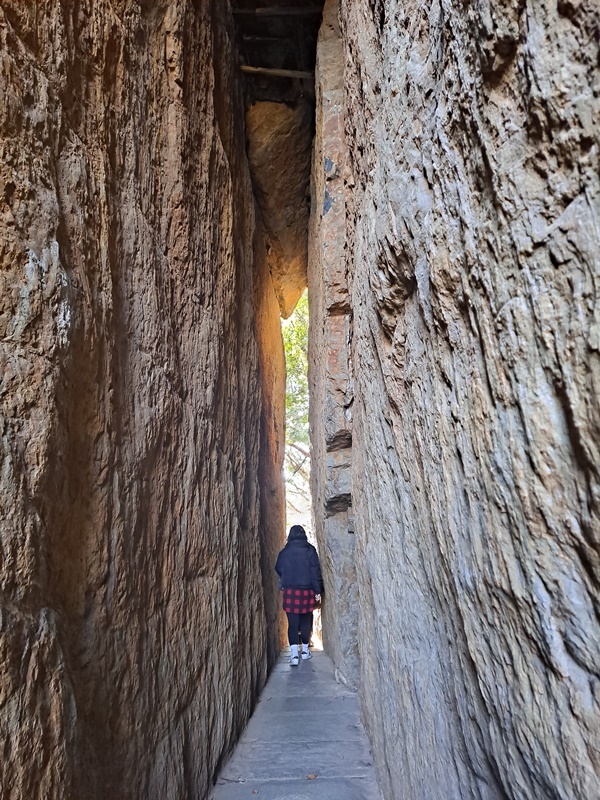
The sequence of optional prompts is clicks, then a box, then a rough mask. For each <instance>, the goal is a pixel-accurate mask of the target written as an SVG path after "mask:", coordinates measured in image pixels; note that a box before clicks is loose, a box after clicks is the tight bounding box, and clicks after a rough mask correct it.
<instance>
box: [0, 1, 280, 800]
mask: <svg viewBox="0 0 600 800" xmlns="http://www.w3.org/2000/svg"><path fill="white" fill-rule="evenodd" d="M226 11H227V5H226V4H221V3H216V2H215V3H209V2H201V3H192V2H186V1H185V0H180V1H179V2H171V3H166V2H159V3H136V2H130V1H129V0H121V2H93V3H92V2H91V1H90V2H78V3H72V2H68V0H64V2H60V3H50V2H42V0H40V2H36V3H33V2H32V3H21V2H17V1H15V2H7V1H5V0H3V2H1V3H0V41H1V46H0V47H1V53H2V58H1V62H0V75H1V78H0V86H1V97H2V101H1V102H0V136H1V144H0V147H1V153H2V157H1V159H0V189H1V191H0V220H1V222H0V228H1V231H0V281H1V287H0V325H1V328H2V333H1V337H2V347H1V350H0V359H1V362H2V372H1V374H2V385H1V389H0V404H1V405H0V413H1V424H0V436H1V442H2V473H1V478H0V498H1V499H0V504H1V505H0V512H1V525H2V533H1V537H0V741H1V742H2V759H0V795H1V796H2V798H3V800H18V799H19V800H20V799H22V800H36V798H40V800H41V799H42V798H43V800H51V799H52V798H57V800H58V798H61V800H66V799H67V798H73V800H75V798H83V797H85V798H91V799H92V800H94V798H107V797H110V798H115V799H118V798H132V800H133V798H142V797H144V798H157V799H158V798H160V800H164V799H165V798H173V799H175V798H177V800H181V798H201V797H203V796H205V793H206V790H207V787H208V785H209V782H210V780H211V778H212V776H213V775H214V774H215V773H216V771H217V770H218V767H219V764H220V761H221V759H222V757H223V755H224V754H225V753H226V752H227V751H228V750H229V748H230V747H231V744H232V743H233V741H234V740H235V738H236V735H237V733H238V732H239V730H240V728H241V726H242V724H243V723H244V721H245V719H246V718H247V717H248V715H249V713H250V710H251V708H252V704H253V702H254V700H255V698H256V695H257V692H258V691H259V689H260V687H261V686H262V685H263V683H264V680H265V677H266V673H267V666H268V654H269V655H270V656H271V658H272V657H273V654H274V652H275V650H276V639H275V636H276V631H275V628H273V629H272V630H271V632H270V633H267V628H266V624H267V621H268V620H272V619H273V617H274V615H275V613H276V611H275V608H274V606H273V602H274V598H275V597H276V594H277V593H276V583H275V577H276V576H275V575H274V573H273V571H272V564H269V565H268V567H269V569H268V574H264V575H263V576H262V577H261V563H262V565H263V566H264V565H265V564H266V563H267V562H269V561H270V560H272V553H270V552H269V551H268V549H265V547H264V543H265V542H269V541H271V542H273V541H276V539H277V536H280V535H281V533H280V531H281V530H282V526H283V520H284V516H283V515H284V507H283V496H282V481H281V445H280V441H279V440H278V436H279V435H280V433H281V431H282V430H283V419H282V418H281V409H282V405H281V404H278V403H276V402H273V403H270V404H269V403H265V402H264V399H265V395H267V394H269V395H270V394H271V393H272V392H273V391H274V390H275V389H276V390H277V391H280V387H281V384H282V380H283V377H282V376H283V363H282V354H281V341H280V338H279V339H278V338H277V336H276V334H275V324H274V319H276V318H277V306H276V302H275V294H274V289H273V287H272V286H271V284H270V281H269V279H268V274H266V272H265V270H264V269H262V267H260V266H259V269H262V278H261V279H260V281H258V280H257V279H256V276H255V275H253V241H254V239H255V226H254V200H253V198H252V193H251V187H250V178H249V172H248V167H247V163H246V161H245V155H244V138H243V125H242V123H243V111H242V108H241V99H240V98H239V97H238V94H237V91H236V89H235V82H236V81H237V75H236V73H235V72H234V68H233V66H232V59H231V55H232V53H231V45H230V40H229V36H228V32H227V29H226V28H225V27H224V20H226ZM229 22H230V21H229ZM234 119H235V120H236V122H235V123H234V121H233V120H234ZM256 242H257V243H260V244H261V246H262V247H263V252H264V242H263V240H262V239H261V237H260V235H259V233H257V234H256ZM257 246H258V245H257ZM263 261H264V259H263ZM259 262H260V259H259ZM255 305H256V309H257V311H256V313H255ZM269 343H271V344H269ZM271 345H272V347H271ZM277 348H278V349H277ZM267 353H269V354H270V355H269V356H268V359H269V361H268V363H266V354H267ZM261 378H262V381H263V385H262V386H261ZM259 475H260V476H261V479H262V480H263V481H264V483H263V487H262V488H264V491H265V492H267V496H265V494H264V492H263V493H261V491H260V488H261V487H260V486H259V480H258V478H259ZM261 509H262V510H263V511H264V510H265V509H268V515H267V516H263V517H262V519H261ZM261 542H262V543H263V547H262V552H261ZM271 547H273V545H271ZM275 549H276V548H275ZM265 595H266V601H265V600H263V597H264V596H265Z"/></svg>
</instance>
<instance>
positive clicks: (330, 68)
mask: <svg viewBox="0 0 600 800" xmlns="http://www.w3.org/2000/svg"><path fill="white" fill-rule="evenodd" d="M343 82H344V49H343V44H342V37H341V32H340V26H339V22H338V6H337V3H336V2H327V3H326V4H325V8H324V10H323V23H322V25H321V30H320V33H319V42H318V49H317V68H316V81H315V93H316V130H315V140H314V148H313V173H312V181H311V209H312V213H311V218H310V228H309V237H308V238H309V268H308V298H309V304H310V329H309V384H310V406H311V413H310V415H309V416H310V438H311V450H312V453H311V493H312V499H313V513H314V521H315V534H316V537H317V541H318V543H319V547H320V552H321V559H322V562H323V574H324V580H325V597H326V598H327V599H326V602H325V603H324V604H323V610H322V623H323V637H324V641H325V643H326V646H327V648H328V650H329V651H330V654H331V655H332V657H333V660H334V663H335V666H336V672H337V677H338V679H339V680H341V681H342V682H344V683H346V684H348V685H350V686H353V687H355V686H356V685H357V681H358V658H357V641H356V627H357V620H358V595H357V582H356V570H355V564H354V549H355V536H354V520H353V511H352V485H351V471H352V405H353V400H354V398H353V387H352V376H351V364H350V339H351V331H352V316H351V309H350V300H349V295H348V274H347V272H348V264H347V259H346V253H345V244H346V205H347V201H348V199H349V198H348V194H349V188H348V186H347V177H348V174H347V167H348V158H347V153H346V143H345V137H344V119H345V117H344V84H343Z"/></svg>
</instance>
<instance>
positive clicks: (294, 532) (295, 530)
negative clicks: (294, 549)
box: [288, 525, 306, 541]
mask: <svg viewBox="0 0 600 800" xmlns="http://www.w3.org/2000/svg"><path fill="white" fill-rule="evenodd" d="M292 539H306V531H305V530H304V528H303V527H302V525H292V527H291V528H290V535H289V536H288V541H291V540H292Z"/></svg>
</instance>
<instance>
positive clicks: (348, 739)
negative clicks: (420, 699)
mask: <svg viewBox="0 0 600 800" xmlns="http://www.w3.org/2000/svg"><path fill="white" fill-rule="evenodd" d="M309 776H311V777H309ZM314 776H316V777H314ZM210 798H211V800H243V799H244V798H249V800H252V798H255V799H256V800H278V799H279V798H281V799H282V800H283V799H284V798H285V800H381V795H380V794H379V791H378V789H377V785H376V782H375V777H374V773H373V766H372V761H371V754H370V751H369V744H368V741H367V738H366V735H365V733H364V730H363V728H362V726H361V724H360V720H359V710H358V701H357V698H356V695H355V694H353V693H352V692H349V691H348V690H347V689H345V688H344V687H341V686H340V685H339V684H338V683H336V681H335V677H334V671H333V665H332V664H331V661H330V660H329V658H328V657H327V656H326V655H325V654H324V653H319V652H318V653H314V655H313V658H312V659H310V660H308V661H301V662H300V664H299V666H298V667H290V665H289V661H288V656H287V654H285V655H283V656H282V658H281V659H280V661H279V662H278V664H277V665H276V667H275V669H274V670H273V673H272V675H271V677H270V679H269V682H268V683H267V686H266V687H265V690H264V692H263V694H262V697H261V700H260V702H259V703H258V705H257V707H256V711H255V713H254V714H253V716H252V719H251V720H250V723H249V724H248V727H247V728H246V730H245V731H244V734H243V735H242V738H241V739H240V742H239V744H238V746H237V748H236V750H235V752H234V754H233V756H232V757H231V758H230V760H229V761H228V762H227V764H226V765H225V767H224V769H223V770H222V772H221V774H220V776H219V778H218V780H217V785H216V786H215V788H214V790H213V792H212V794H211V795H210Z"/></svg>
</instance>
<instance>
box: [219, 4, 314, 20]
mask: <svg viewBox="0 0 600 800" xmlns="http://www.w3.org/2000/svg"><path fill="white" fill-rule="evenodd" d="M232 11H233V13H234V15H235V16H236V17H308V16H317V15H318V16H319V17H320V16H321V14H322V11H321V9H320V8H318V7H316V6H266V7H265V8H234V9H232Z"/></svg>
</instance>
